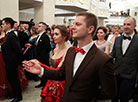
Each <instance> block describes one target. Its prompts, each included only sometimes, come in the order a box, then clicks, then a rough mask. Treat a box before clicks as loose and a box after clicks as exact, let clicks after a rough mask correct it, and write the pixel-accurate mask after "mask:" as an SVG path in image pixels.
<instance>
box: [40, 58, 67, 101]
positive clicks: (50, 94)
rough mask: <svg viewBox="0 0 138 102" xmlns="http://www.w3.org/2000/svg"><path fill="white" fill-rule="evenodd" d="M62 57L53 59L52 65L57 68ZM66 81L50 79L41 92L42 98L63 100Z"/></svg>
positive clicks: (44, 99)
mask: <svg viewBox="0 0 138 102" xmlns="http://www.w3.org/2000/svg"><path fill="white" fill-rule="evenodd" d="M61 60H62V57H61V58H59V59H56V60H53V59H51V65H52V67H54V68H56V67H57V66H58V64H59V63H60V61H61ZM64 86H65V81H54V80H48V82H47V83H46V85H45V87H44V89H43V90H42V92H41V98H42V99H41V100H42V101H46V102H61V101H62V98H63V93H64Z"/></svg>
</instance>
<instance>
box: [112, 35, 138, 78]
mask: <svg viewBox="0 0 138 102" xmlns="http://www.w3.org/2000/svg"><path fill="white" fill-rule="evenodd" d="M122 42H123V36H120V37H117V38H116V40H115V43H114V47H113V50H112V52H111V56H113V58H115V73H116V74H117V75H120V76H122V77H124V78H127V79H135V78H136V73H137V68H138V35H137V34H135V35H134V36H133V38H132V40H131V42H130V44H129V46H128V48H127V50H126V52H125V54H123V53H122V52H123V51H122Z"/></svg>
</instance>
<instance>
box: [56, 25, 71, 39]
mask: <svg viewBox="0 0 138 102" xmlns="http://www.w3.org/2000/svg"><path fill="white" fill-rule="evenodd" d="M55 29H59V30H60V33H61V35H62V36H65V37H66V39H65V41H67V40H68V35H69V34H68V30H67V27H66V26H65V25H57V26H55Z"/></svg>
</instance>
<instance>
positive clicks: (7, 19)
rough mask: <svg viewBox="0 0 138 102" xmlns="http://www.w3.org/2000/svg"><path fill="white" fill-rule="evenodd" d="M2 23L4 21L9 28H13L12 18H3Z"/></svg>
mask: <svg viewBox="0 0 138 102" xmlns="http://www.w3.org/2000/svg"><path fill="white" fill-rule="evenodd" d="M2 21H5V23H6V24H10V25H11V28H13V26H14V20H13V19H12V18H10V17H6V18H3V20H2Z"/></svg>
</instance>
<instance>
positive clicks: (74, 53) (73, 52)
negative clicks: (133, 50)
mask: <svg viewBox="0 0 138 102" xmlns="http://www.w3.org/2000/svg"><path fill="white" fill-rule="evenodd" d="M73 49H74V48H73ZM75 56H76V51H75V49H74V50H73V51H72V53H71V56H70V58H69V59H70V61H69V62H70V68H69V69H71V70H68V71H69V72H68V73H69V79H71V80H70V82H71V81H72V79H73V65H74V60H75Z"/></svg>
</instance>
